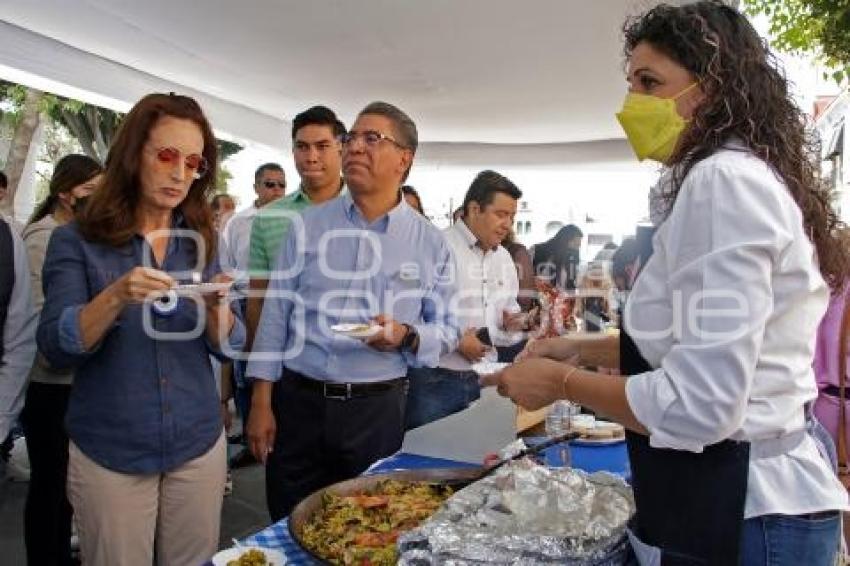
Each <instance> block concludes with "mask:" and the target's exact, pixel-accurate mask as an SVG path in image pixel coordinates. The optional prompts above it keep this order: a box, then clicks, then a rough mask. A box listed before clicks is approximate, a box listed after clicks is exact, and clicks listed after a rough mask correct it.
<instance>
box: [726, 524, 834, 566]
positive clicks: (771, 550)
mask: <svg viewBox="0 0 850 566" xmlns="http://www.w3.org/2000/svg"><path fill="white" fill-rule="evenodd" d="M840 537H841V521H840V517H839V514H838V512H837V511H835V512H831V513H818V514H816V515H814V516H802V515H801V516H790V515H764V516H761V517H753V518H752V519H747V520H745V521H744V532H743V537H742V539H741V564H742V565H744V566H761V565H764V566H786V565H787V566H802V565H803V564H805V565H806V566H832V565H833V564H835V556H836V553H837V552H838V545H839V542H840Z"/></svg>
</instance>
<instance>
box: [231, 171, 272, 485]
mask: <svg viewBox="0 0 850 566" xmlns="http://www.w3.org/2000/svg"><path fill="white" fill-rule="evenodd" d="M254 192H255V193H257V198H256V200H255V201H254V202H253V203H251V205H250V206H249V207H248V208H246V209H244V210H241V211H239V212H238V213H236V214H234V215H233V216H231V217H230V220H228V221H227V223H226V224H225V225H224V228H223V229H222V234H221V240H220V242H221V252H220V254H219V257H220V258H221V259H220V261H221V267H222V269H224V270H225V271H228V272H231V273H232V275H233V279H234V281H233V289H234V291H236V293H237V295H238V296H239V297H240V304H241V307H242V312H243V313H244V312H245V306H246V305H245V299H246V291H247V289H248V261H249V257H250V245H251V226H252V225H253V223H254V217H255V216H256V215H257V211H258V210H260V209H261V208H262V207H264V206H266V205H267V204H269V203H272V202H274V201H276V200H278V199H280V198H282V197H283V196H284V194H285V193H286V174H285V173H284V171H283V168H282V167H281V166H280V165H279V164H277V163H264V164H263V165H260V166H259V167H258V168H257V170H256V172H255V173H254ZM227 366H230V368H228V367H227ZM222 371H223V373H224V375H225V376H227V375H232V376H233V377H232V380H231V381H232V382H231V386H232V388H231V390H232V391H233V397H234V401H235V403H236V409H237V412H238V413H239V416H240V417H241V418H242V422H243V424H244V423H246V422H247V420H248V407H249V404H250V402H249V399H250V397H251V387H250V384H249V383H246V382H245V379H244V377H243V375H244V364H240V363H239V362H237V363H235V364H233V363H231V362H228V364H227V365H226V366H225V367H223V369H222ZM222 401H223V402H225V403H226V401H227V397H226V396H223V398H222ZM237 438H238V437H237ZM239 440H241V441H242V444H243V449H242V451H240V452H239V453H237V454H236V456H234V457H233V458H232V459H231V461H230V465H231V467H234V468H238V467H242V466H244V465H248V464H253V463H255V460H254V459H253V457H252V456H251V451H250V450H248V448H247V445H246V444H245V438H244V435H243V437H242V438H241V439H239Z"/></svg>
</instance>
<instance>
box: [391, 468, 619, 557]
mask: <svg viewBox="0 0 850 566" xmlns="http://www.w3.org/2000/svg"><path fill="white" fill-rule="evenodd" d="M634 509H635V504H634V498H633V496H632V492H631V488H630V487H629V486H628V485H627V484H626V483H625V481H623V480H622V479H621V478H619V477H618V476H615V475H613V474H609V473H607V472H596V473H593V474H587V473H585V472H582V471H581V470H574V469H571V468H547V467H545V466H541V465H539V464H536V463H534V462H533V461H531V460H529V459H524V460H519V461H516V462H512V463H510V464H508V465H505V466H503V467H502V468H500V469H499V470H497V471H496V472H495V473H494V474H492V475H491V476H489V477H486V478H484V479H482V480H480V481H477V482H475V483H473V484H470V485H469V486H467V487H465V488H463V489H462V490H460V491H458V492H457V493H456V494H454V495H453V496H452V497H451V498H450V499H449V500H448V501H446V503H445V504H444V506H443V507H442V509H441V510H440V511H438V512H437V513H435V514H434V515H433V516H432V517H431V518H430V519H429V520H428V521H426V522H425V523H423V524H422V525H420V526H419V527H418V528H416V529H414V530H412V531H410V532H408V533H406V534H404V535H402V537H401V538H400V539H399V541H398V548H399V553H400V555H401V558H400V560H399V564H403V565H407V566H420V565H422V566H424V565H431V564H446V565H462V564H482V563H487V564H555V563H557V564H571V565H591V564H592V565H613V564H623V563H624V561H625V558H626V553H627V548H628V543H627V542H626V535H625V528H626V523H627V522H628V520H629V519H630V518H631V516H632V514H633V513H634Z"/></svg>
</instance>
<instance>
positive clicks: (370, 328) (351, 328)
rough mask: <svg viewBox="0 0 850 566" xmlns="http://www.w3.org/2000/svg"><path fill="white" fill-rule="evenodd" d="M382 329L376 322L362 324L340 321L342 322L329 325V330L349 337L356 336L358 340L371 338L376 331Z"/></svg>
mask: <svg viewBox="0 0 850 566" xmlns="http://www.w3.org/2000/svg"><path fill="white" fill-rule="evenodd" d="M382 329H383V326H380V325H378V324H363V323H349V322H346V323H342V324H334V325H333V326H331V330H333V331H334V332H336V333H337V334H342V335H343V336H348V337H349V338H356V339H358V340H365V339H366V338H371V337H372V336H374V335H375V334H377V333H378V332H380V331H381V330H382Z"/></svg>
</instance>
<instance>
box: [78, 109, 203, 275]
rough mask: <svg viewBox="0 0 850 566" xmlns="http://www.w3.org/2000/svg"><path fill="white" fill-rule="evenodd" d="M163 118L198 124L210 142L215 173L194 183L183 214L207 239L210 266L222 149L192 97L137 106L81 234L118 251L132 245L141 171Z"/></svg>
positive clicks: (86, 214) (86, 212) (122, 131)
mask: <svg viewBox="0 0 850 566" xmlns="http://www.w3.org/2000/svg"><path fill="white" fill-rule="evenodd" d="M163 116H171V117H173V118H179V119H184V120H190V121H192V122H194V123H195V124H197V125H198V127H199V128H200V129H201V133H202V135H203V138H204V151H203V155H204V157H205V158H206V159H207V162H208V163H209V169H208V171H207V173H206V174H205V175H204V176H202V177H201V178H200V179H195V180H194V181H193V182H192V185H191V186H190V187H189V193H188V194H187V195H186V198H185V199H184V200H183V202H182V203H180V205H179V206H178V207H177V210H179V211H180V212H181V213H182V214H183V218H184V219H185V222H186V225H187V226H188V227H189V228H190V229H191V230H195V231H196V232H197V233H198V234H200V236H201V238H202V239H203V240H204V243H205V244H206V246H205V247H206V253H205V259H206V261H207V262H208V263H209V262H210V261H211V260H212V258H213V257H214V256H215V252H216V237H215V230H214V228H213V218H212V211H211V210H210V206H209V196H210V194H211V193H212V191H213V186H212V181H213V176H214V175H215V170H216V163H217V161H216V160H217V156H218V150H217V147H216V141H215V136H214V135H213V132H212V128H211V127H210V124H209V122H208V121H207V119H206V117H205V116H204V113H203V111H202V110H201V107H200V106H199V105H198V103H197V102H195V100H194V99H192V98H189V97H188V96H180V95H175V94H149V95H147V96H145V97H144V98H142V99H141V100H140V101H139V102H137V103H136V105H135V106H133V108H132V109H131V110H130V112H129V113H128V114H127V116H126V117H125V118H124V120H123V121H122V122H121V126H120V128H119V130H118V133H117V134H116V136H115V139H114V141H113V142H112V146H111V147H110V148H109V156H108V157H107V159H106V171H105V172H104V178H103V183H102V185H101V187H100V189H99V190H97V191H95V192H94V193H93V194H92V196H91V197H89V201H88V202H87V203H86V206H85V208H84V209H83V211H82V213H81V214H80V215H79V217H78V219H77V220H78V223H79V225H80V231H81V232H82V234H83V237H85V238H86V239H87V240H89V241H94V242H101V243H104V244H107V245H110V246H115V247H120V246H123V245H125V244H127V243H128V242H129V241H130V240H131V239H132V238H133V236H134V235H135V234H136V233H137V228H138V226H137V225H136V208H137V207H138V204H139V195H140V193H141V188H140V186H139V170H140V168H141V162H142V161H141V159H142V150H143V149H144V146H145V144H146V143H147V141H148V136H149V135H150V131H151V130H152V129H153V128H154V126H155V125H156V123H157V121H158V120H159V119H160V118H161V117H163Z"/></svg>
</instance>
